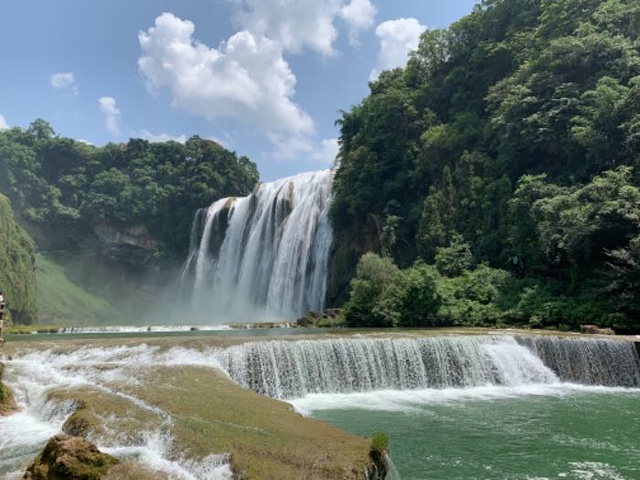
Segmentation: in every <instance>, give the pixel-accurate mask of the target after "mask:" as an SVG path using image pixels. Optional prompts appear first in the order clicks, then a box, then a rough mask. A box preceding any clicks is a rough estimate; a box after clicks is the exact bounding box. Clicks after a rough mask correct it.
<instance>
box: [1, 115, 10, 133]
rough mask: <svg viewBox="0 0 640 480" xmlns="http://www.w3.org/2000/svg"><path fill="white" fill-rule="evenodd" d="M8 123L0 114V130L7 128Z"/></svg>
mask: <svg viewBox="0 0 640 480" xmlns="http://www.w3.org/2000/svg"><path fill="white" fill-rule="evenodd" d="M8 128H9V125H8V124H7V121H6V120H5V119H4V117H3V116H2V115H0V130H7V129H8Z"/></svg>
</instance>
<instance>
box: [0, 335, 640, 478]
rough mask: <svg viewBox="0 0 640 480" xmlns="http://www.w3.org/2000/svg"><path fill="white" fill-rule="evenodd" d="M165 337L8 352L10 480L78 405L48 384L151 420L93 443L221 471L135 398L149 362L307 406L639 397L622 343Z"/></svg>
mask: <svg viewBox="0 0 640 480" xmlns="http://www.w3.org/2000/svg"><path fill="white" fill-rule="evenodd" d="M61 345H64V344H61ZM167 346H168V345H166V343H165V342H162V343H160V344H158V345H153V344H138V345H129V346H127V345H119V346H109V347H97V346H94V347H80V348H71V349H70V348H69V347H68V346H67V347H62V346H58V347H56V348H50V347H46V348H48V349H45V350H39V351H38V350H36V351H31V352H28V351H27V352H23V353H20V352H17V354H16V355H14V358H13V360H9V361H7V369H6V381H7V384H8V385H9V387H10V388H11V389H12V390H13V392H14V394H15V397H16V400H17V402H18V404H19V406H20V407H21V411H20V412H18V413H16V414H14V415H12V416H10V417H5V418H0V432H2V435H0V452H2V453H1V454H0V474H9V473H11V472H15V474H16V475H18V477H16V478H19V470H20V469H21V468H23V467H24V466H26V463H28V461H29V460H30V459H32V458H33V456H35V454H36V453H37V452H38V451H39V450H40V449H41V448H42V447H43V445H44V443H45V442H46V440H47V439H48V438H50V437H51V436H52V435H54V434H56V433H58V432H59V431H60V430H61V428H62V425H63V424H64V422H65V420H66V419H67V418H68V416H69V415H70V414H71V413H72V412H73V411H74V409H75V405H72V404H70V403H69V402H62V403H61V402H59V401H56V400H55V399H54V400H52V399H51V398H50V397H49V394H50V393H51V392H52V391H56V390H58V391H59V390H63V391H67V392H68V393H69V397H68V398H75V397H74V392H75V391H81V390H83V389H87V388H89V389H92V390H93V391H97V392H103V393H105V394H106V395H108V396H109V398H113V399H117V400H118V401H120V402H122V403H123V405H129V406H130V408H131V409H134V410H136V411H139V412H141V414H144V418H151V419H153V420H152V421H151V422H150V424H149V423H145V424H144V425H145V428H147V425H148V429H147V430H136V431H137V433H136V434H135V435H134V436H128V435H125V436H124V437H123V436H121V435H120V434H119V433H118V430H117V427H118V425H117V424H113V425H112V423H113V422H116V423H117V420H118V419H117V418H115V417H114V418H112V417H111V416H109V415H107V416H105V417H104V419H103V421H104V425H103V426H106V428H105V431H104V433H103V434H101V435H97V436H94V437H91V438H90V440H92V441H93V442H94V443H96V444H97V445H98V447H99V448H101V449H103V450H104V451H106V452H108V453H112V454H114V455H116V456H118V457H120V458H136V459H138V461H139V462H140V463H142V464H145V465H149V466H151V467H152V468H154V469H155V470H158V471H162V472H166V473H168V474H170V475H173V477H175V478H183V479H191V478H202V473H201V472H208V473H207V475H206V476H205V478H221V479H224V478H230V475H231V473H230V472H231V470H230V467H229V464H228V463H227V461H228V460H227V457H226V456H225V455H223V454H220V455H213V456H209V457H203V458H195V459H194V458H185V457H183V456H181V454H180V452H181V445H178V444H177V443H176V442H174V439H173V438H172V435H171V433H170V430H171V428H170V427H171V425H172V424H173V422H174V418H172V415H171V414H170V413H169V412H167V411H165V410H163V409H161V408H159V407H158V406H156V405H153V404H150V403H148V402H147V401H145V400H144V398H143V397H138V396H137V393H136V392H137V391H138V390H137V389H138V388H141V389H142V390H140V392H144V384H145V381H146V375H147V374H148V372H149V371H150V370H149V369H151V368H169V369H172V370H170V371H172V372H183V370H184V367H207V368H210V369H215V370H217V371H220V370H223V371H225V372H226V374H227V375H228V376H229V377H230V378H231V379H232V380H234V381H235V382H237V383H238V384H240V385H242V386H244V387H248V388H250V389H252V390H254V391H257V392H259V393H263V394H266V395H269V396H271V397H275V398H280V399H286V400H288V401H289V402H291V403H292V404H293V405H294V407H295V408H296V409H297V410H298V411H300V412H302V413H305V414H309V413H310V412H313V411H318V410H323V409H325V410H326V409H336V408H338V409H339V408H353V407H354V406H355V407H356V408H363V409H368V410H387V411H388V410H397V411H406V410H411V409H413V408H415V407H417V406H419V405H424V404H429V403H441V402H458V401H467V400H473V401H482V400H485V399H497V398H509V397H513V396H520V395H553V396H556V395H566V394H573V393H582V392H589V393H596V394H597V393H599V392H602V393H614V392H621V393H628V394H631V395H634V396H637V395H639V394H640V390H639V389H638V388H639V387H640V359H639V358H638V355H637V352H636V350H635V345H634V343H633V342H631V341H621V340H609V339H586V338H557V337H537V336H535V337H534V336H531V337H530V336H517V335H473V336H464V335H446V336H437V337H426V336H425V337H419V336H412V337H410V338H406V337H405V338H403V337H394V338H366V337H362V336H357V337H348V338H333V339H316V340H285V341H262V342H249V343H243V344H238V345H233V346H230V347H226V348H221V347H220V346H216V344H215V343H212V344H207V343H203V344H200V345H194V346H192V347H189V348H185V347H183V346H173V347H169V348H167ZM170 375H174V374H173V373H171V374H170ZM170 375H169V377H170ZM179 375H183V373H180V374H179ZM169 377H167V378H169ZM220 377H221V378H224V380H225V381H226V382H228V379H226V378H225V377H224V375H222V374H220ZM203 378H209V379H210V378H213V377H203ZM228 383H230V382H228ZM198 385H200V387H198V388H202V386H203V385H204V384H203V383H199V384H198ZM127 408H129V407H127ZM127 411H128V410H127ZM159 426H161V427H159Z"/></svg>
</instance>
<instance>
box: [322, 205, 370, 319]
mask: <svg viewBox="0 0 640 480" xmlns="http://www.w3.org/2000/svg"><path fill="white" fill-rule="evenodd" d="M379 238H380V227H379V225H378V222H377V221H376V220H375V218H374V217H373V216H372V215H371V216H369V217H368V218H367V220H366V222H364V223H363V224H362V225H360V224H356V223H354V224H353V225H352V226H351V229H350V230H348V231H343V230H334V238H333V245H332V248H331V254H330V257H329V278H328V279H327V305H328V306H330V307H335V306H340V305H342V304H344V303H345V302H346V300H347V298H349V291H350V286H349V282H350V281H351V279H352V278H353V277H354V276H355V274H356V266H357V265H358V260H359V259H360V257H361V256H362V255H364V254H365V253H367V252H370V251H374V252H375V251H379V250H380V241H379Z"/></svg>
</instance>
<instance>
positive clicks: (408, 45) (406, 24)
mask: <svg viewBox="0 0 640 480" xmlns="http://www.w3.org/2000/svg"><path fill="white" fill-rule="evenodd" d="M425 30H426V27H425V26H424V25H421V24H420V22H419V21H418V20H416V19H415V18H398V19H396V20H388V21H386V22H382V23H381V24H380V25H378V27H377V28H376V35H377V36H378V38H379V39H380V53H379V55H378V62H377V64H376V67H375V68H374V69H373V70H372V71H371V75H370V76H369V79H370V80H375V79H377V78H378V75H380V72H381V71H383V70H389V69H393V68H397V67H404V66H405V65H406V64H407V60H408V59H409V52H411V51H412V50H415V49H416V48H418V45H419V43H420V35H421V34H422V32H424V31H425Z"/></svg>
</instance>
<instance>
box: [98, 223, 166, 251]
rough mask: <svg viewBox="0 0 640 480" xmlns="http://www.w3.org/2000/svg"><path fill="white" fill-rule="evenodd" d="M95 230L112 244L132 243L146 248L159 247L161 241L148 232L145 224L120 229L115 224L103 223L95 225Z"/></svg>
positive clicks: (133, 245) (103, 240)
mask: <svg viewBox="0 0 640 480" xmlns="http://www.w3.org/2000/svg"><path fill="white" fill-rule="evenodd" d="M93 231H94V233H95V234H96V236H97V237H98V238H99V239H100V241H101V242H103V243H105V244H107V245H110V244H115V245H130V246H132V247H138V248H142V249H145V250H150V249H153V248H157V247H158V245H159V243H158V241H157V240H156V239H154V238H153V237H152V236H151V235H149V233H148V232H147V228H146V227H145V226H144V225H136V226H133V227H128V228H124V229H122V230H119V229H117V228H115V227H114V226H113V225H110V224H107V223H101V224H98V225H94V227H93Z"/></svg>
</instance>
